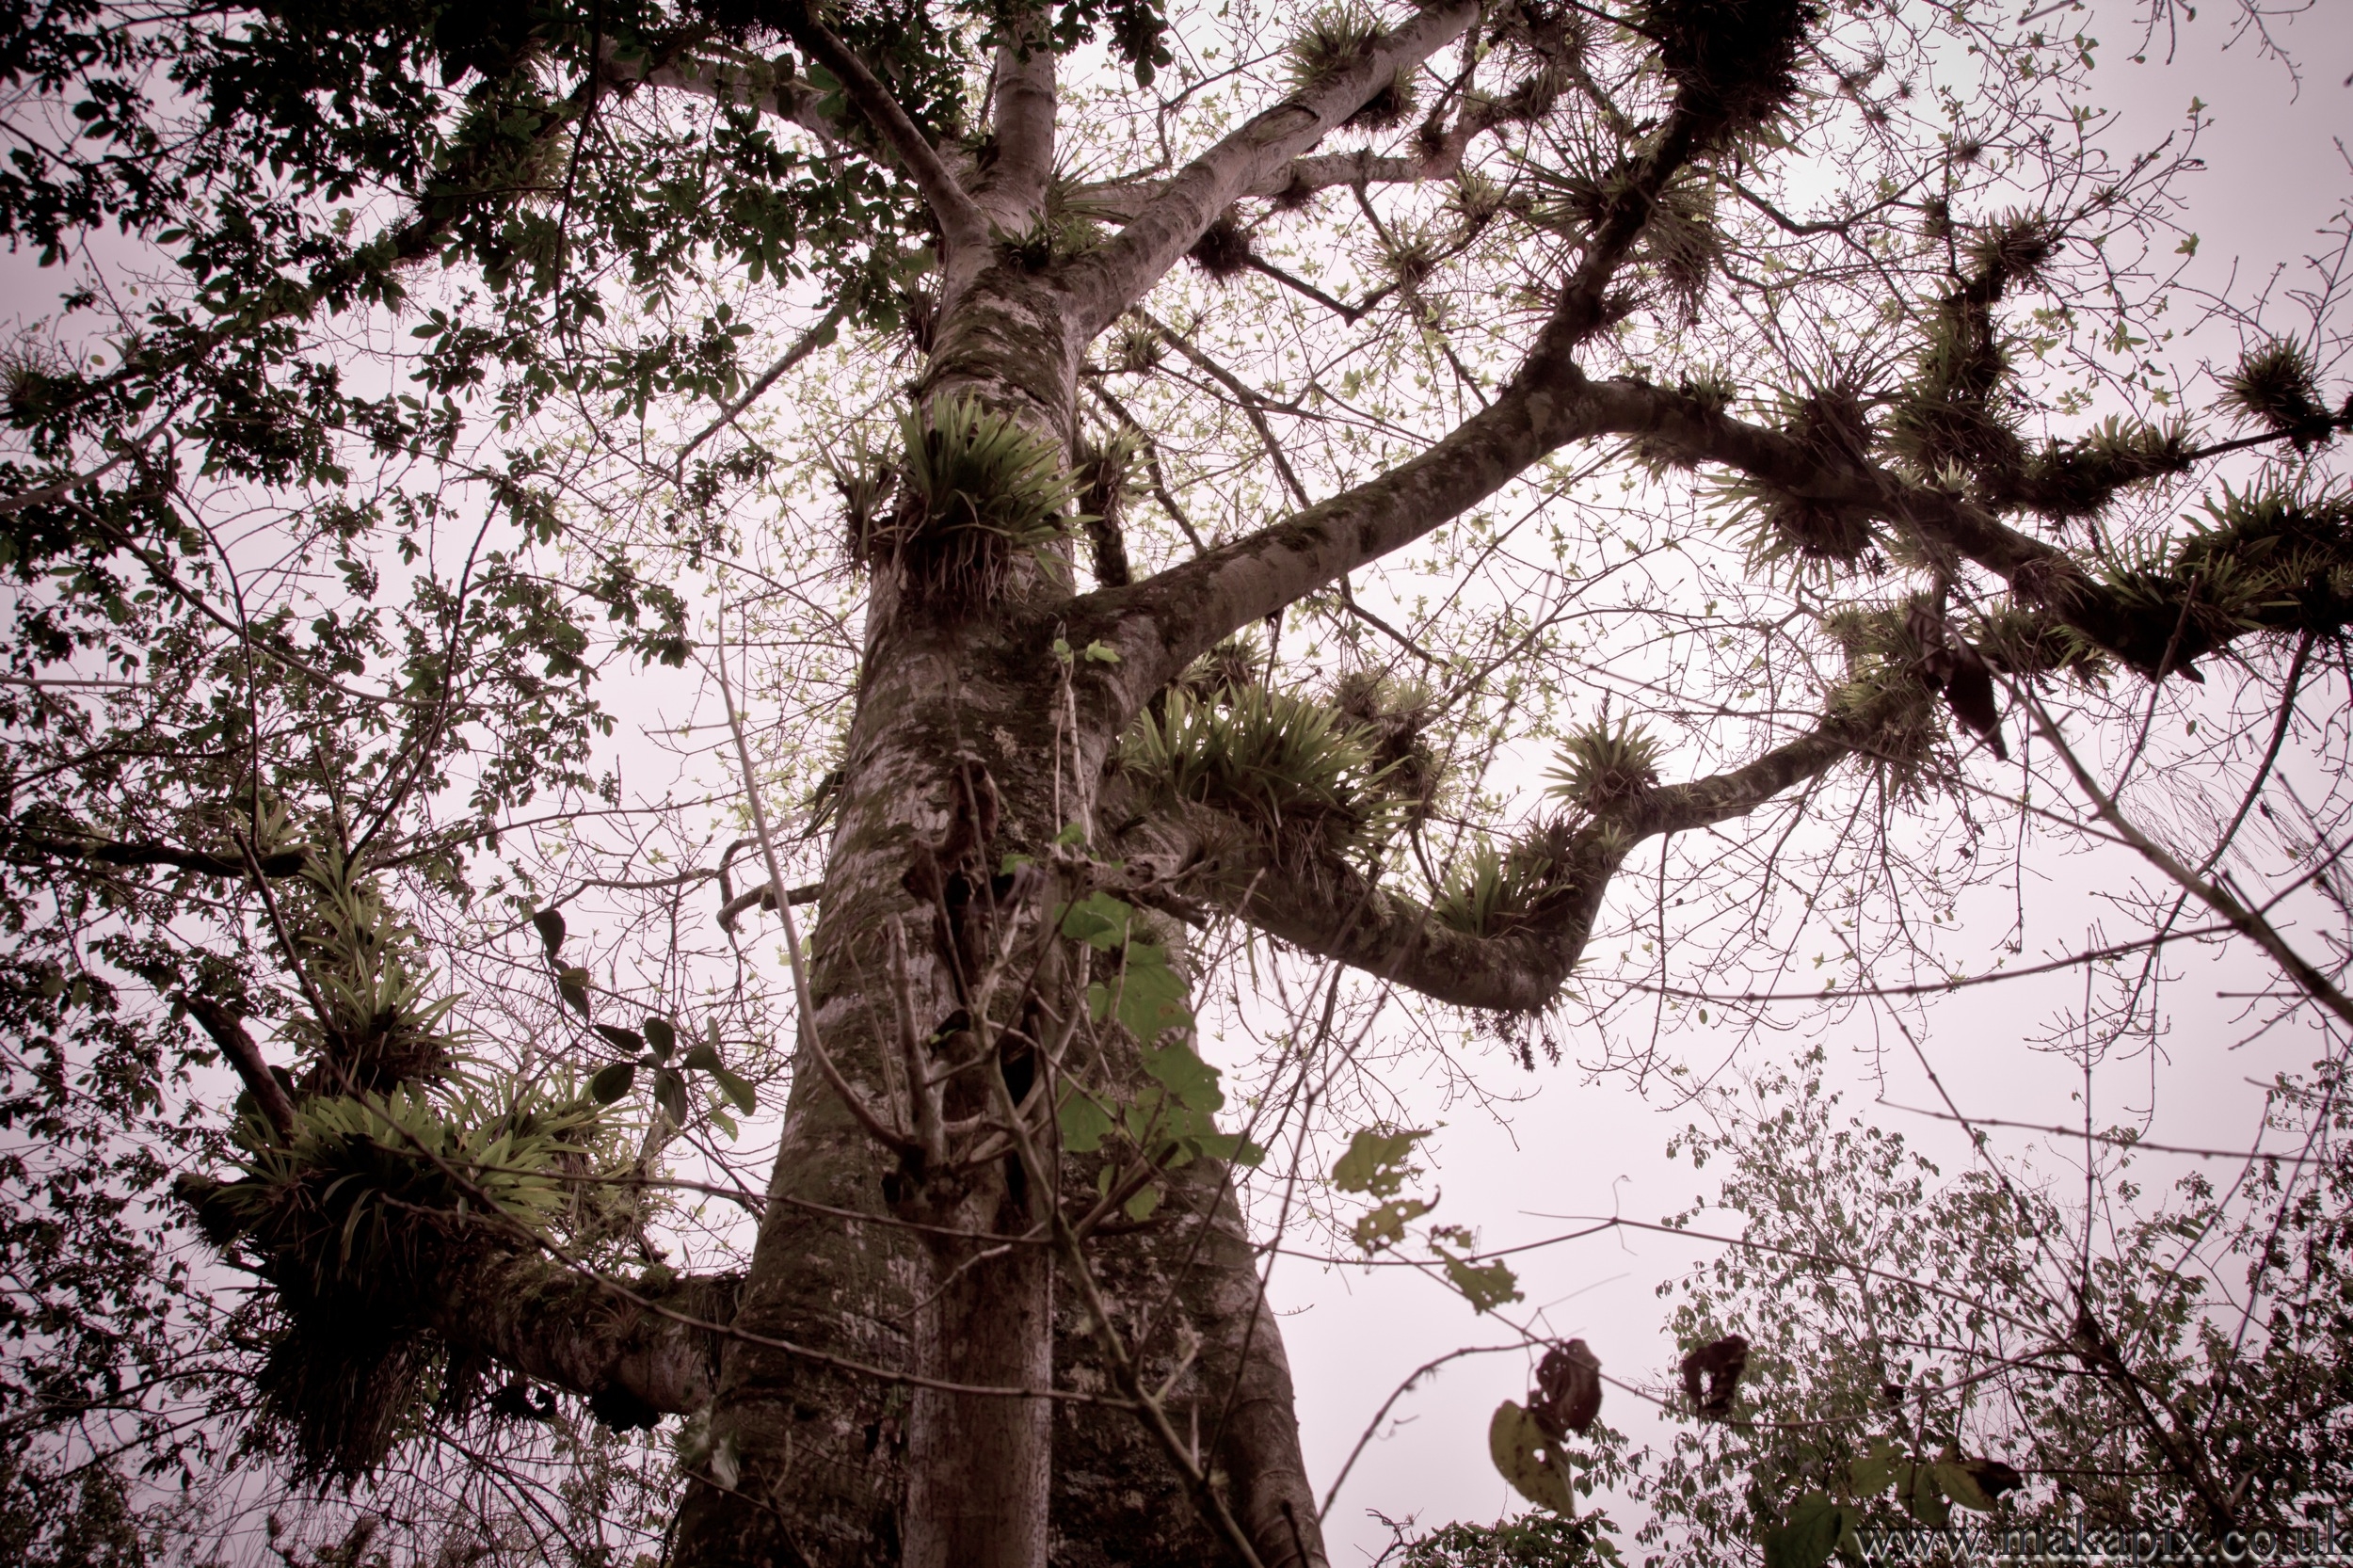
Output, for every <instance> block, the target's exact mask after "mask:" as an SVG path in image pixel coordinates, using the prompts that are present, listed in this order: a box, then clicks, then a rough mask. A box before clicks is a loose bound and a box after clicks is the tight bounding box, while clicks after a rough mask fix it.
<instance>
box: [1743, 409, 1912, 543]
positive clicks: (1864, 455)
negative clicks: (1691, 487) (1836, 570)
mask: <svg viewBox="0 0 2353 1568" xmlns="http://www.w3.org/2000/svg"><path fill="white" fill-rule="evenodd" d="M1782 419H1783V429H1784V430H1785V432H1786V433H1787V434H1788V435H1789V436H1790V437H1791V438H1792V439H1793V440H1796V441H1797V442H1798V444H1799V445H1801V446H1802V447H1803V448H1804V449H1805V450H1806V452H1807V453H1808V455H1810V456H1814V457H1816V458H1817V459H1818V460H1819V461H1821V462H1823V463H1825V464H1828V465H1831V466H1833V467H1847V468H1856V467H1860V466H1861V465H1863V464H1864V463H1865V462H1867V461H1868V460H1869V456H1870V452H1871V446H1872V442H1873V440H1875V439H1876V438H1875V434H1874V431H1873V428H1872V424H1871V417H1870V410H1869V409H1868V408H1865V406H1864V403H1863V400H1862V398H1861V397H1860V396H1859V395H1858V394H1857V393H1856V392H1855V390H1854V388H1853V386H1852V385H1851V384H1850V383H1849V382H1847V381H1845V380H1843V379H1839V380H1833V381H1832V382H1831V383H1830V384H1829V385H1828V386H1825V387H1822V388H1818V389H1817V390H1815V391H1813V392H1807V393H1805V394H1803V395H1801V396H1798V397H1793V398H1789V399H1787V400H1785V403H1784V405H1783V408H1782ZM1716 488H1718V489H1719V491H1720V492H1721V494H1722V495H1723V496H1724V497H1725V498H1726V499H1727V500H1729V501H1731V502H1733V503H1734V507H1733V509H1732V512H1731V514H1730V516H1731V523H1732V526H1733V528H1734V529H1735V530H1737V532H1739V533H1740V534H1742V535H1744V536H1745V538H1746V543H1747V547H1748V555H1749V561H1750V564H1751V565H1752V566H1753V567H1755V568H1760V569H1771V568H1776V567H1788V568H1794V569H1796V570H1799V571H1803V570H1805V569H1806V568H1831V567H1849V566H1852V565H1854V564H1855V563H1856V562H1858V561H1860V560H1862V559H1863V558H1864V557H1865V555H1866V554H1867V553H1868V552H1870V550H1871V548H1872V546H1873V545H1874V544H1875V543H1876V542H1877V541H1878V531H1877V530H1876V529H1875V528H1874V527H1873V526H1872V523H1873V520H1872V518H1871V516H1870V515H1869V514H1868V513H1866V512H1864V511H1862V510H1859V509H1858V508H1856V507H1854V506H1851V505H1849V504H1845V503H1843V502H1837V501H1830V500H1825V499H1822V498H1819V497H1816V496H1808V495H1801V494H1799V493H1798V492H1796V491H1794V490H1787V489H1784V488H1780V487H1779V486H1775V485H1769V484H1766V483H1764V482H1762V481H1759V480H1754V479H1750V478H1747V477H1741V478H1737V479H1730V480H1725V481H1722V482H1721V483H1720V484H1719V485H1718V486H1717V487H1716Z"/></svg>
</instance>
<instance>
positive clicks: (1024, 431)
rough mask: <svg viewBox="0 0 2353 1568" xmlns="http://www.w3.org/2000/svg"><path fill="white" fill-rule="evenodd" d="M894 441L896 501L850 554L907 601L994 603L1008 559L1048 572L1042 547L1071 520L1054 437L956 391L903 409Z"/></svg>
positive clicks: (1070, 496) (1073, 494) (1068, 480)
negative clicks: (894, 584) (897, 445)
mask: <svg viewBox="0 0 2353 1568" xmlns="http://www.w3.org/2000/svg"><path fill="white" fill-rule="evenodd" d="M900 437H901V440H902V446H901V451H900V457H899V462H898V468H897V474H896V479H897V489H898V504H897V505H896V506H895V507H894V508H893V509H892V511H891V512H890V514H889V515H888V517H887V518H884V519H880V520H877V521H876V522H875V523H874V524H872V525H870V526H868V527H867V528H866V530H865V532H864V533H863V535H862V536H856V537H854V540H853V543H854V547H855V548H856V552H857V557H858V558H859V559H860V560H862V561H863V562H864V563H865V564H866V565H868V566H869V567H872V568H874V569H876V570H887V571H893V572H896V573H897V574H898V575H899V578H900V584H901V587H902V590H903V591H904V592H905V593H906V594H907V595H908V596H909V598H911V599H913V600H917V601H920V602H937V603H939V604H942V605H945V606H950V607H971V606H977V605H980V604H984V603H987V602H989V601H991V600H995V599H997V598H998V597H999V596H1000V595H1001V594H1002V593H1003V592H1004V589H1005V584H1006V583H1007V580H1008V577H1009V575H1010V573H1011V571H1012V569H1013V564H1014V561H1015V560H1016V557H1018V556H1021V555H1025V554H1026V555H1029V556H1031V557H1032V558H1033V559H1035V560H1037V561H1039V562H1040V563H1041V565H1042V567H1043V568H1044V569H1048V570H1052V569H1056V567H1057V566H1058V563H1057V562H1056V561H1055V560H1054V557H1053V556H1052V554H1051V552H1050V549H1049V547H1051V546H1052V545H1054V544H1055V543H1056V542H1057V541H1059V540H1061V539H1062V538H1064V536H1066V535H1067V534H1068V533H1069V532H1070V530H1071V528H1072V526H1073V525H1074V524H1076V523H1078V522H1079V521H1080V515H1079V512H1078V505H1077V482H1076V476H1075V475H1073V474H1072V472H1070V470H1069V468H1068V467H1067V466H1066V465H1065V463H1064V457H1063V452H1062V447H1061V444H1060V443H1059V442H1058V441H1055V440H1052V439H1051V438H1050V437H1047V436H1043V435H1040V434H1038V433H1037V432H1035V431H1033V430H1032V429H1030V428H1029V427H1028V426H1026V425H1024V424H1021V423H1019V422H1018V421H1017V420H1016V419H1014V418H1013V417H1012V416H1010V415H1007V414H1002V413H999V412H997V411H995V410H993V409H989V408H983V407H982V406H981V405H980V404H979V403H977V402H975V401H974V400H972V399H970V398H968V397H962V396H952V397H943V398H938V399H936V400H934V402H933V403H932V405H931V407H930V408H928V409H922V410H915V409H910V410H909V411H908V412H907V413H906V414H905V415H904V417H903V418H902V420H901V422H900ZM844 489H845V493H848V487H846V486H845V487H844ZM852 505H853V511H852V514H851V515H852V520H853V525H854V527H855V526H856V523H857V521H858V519H859V513H858V511H857V510H856V508H857V505H858V502H857V501H856V500H855V499H854V500H853V502H852Z"/></svg>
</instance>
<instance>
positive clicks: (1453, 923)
mask: <svg viewBox="0 0 2353 1568" xmlns="http://www.w3.org/2000/svg"><path fill="white" fill-rule="evenodd" d="M1573 849H1574V845H1573V841H1572V834H1571V832H1570V828H1569V824H1567V823H1566V822H1564V821H1562V820H1561V819H1558V818H1556V819H1554V820H1553V821H1551V822H1548V823H1545V824H1543V825H1542V826H1540V827H1538V828H1537V829H1536V830H1535V831H1534V832H1533V833H1531V834H1529V836H1528V837H1527V838H1525V839H1521V840H1516V841H1514V842H1513V843H1509V844H1503V845H1497V844H1494V843H1481V844H1479V845H1477V846H1476V847H1475V848H1473V849H1472V850H1471V852H1470V853H1469V854H1468V855H1466V856H1464V857H1463V858H1462V859H1461V860H1460V861H1459V862H1458V863H1457V864H1456V865H1455V867H1454V869H1453V871H1452V872H1450V873H1449V876H1448V877H1447V879H1446V882H1445V884H1444V885H1443V886H1442V887H1440V888H1438V890H1437V892H1436V894H1435V895H1434V896H1433V898H1432V899H1431V901H1430V912H1431V914H1432V916H1433V918H1435V919H1436V920H1437V922H1438V923H1439V924H1440V925H1443V926H1446V927H1448V928H1449V929H1450V930H1454V931H1460V932H1462V933H1463V934H1464V935H1465V936H1508V935H1509V934H1511V933H1512V932H1513V931H1516V930H1519V929H1520V928H1522V927H1524V926H1526V925H1528V924H1529V923H1530V922H1531V921H1532V920H1535V919H1537V918H1538V917H1539V916H1540V915H1541V913H1542V912H1543V910H1544V908H1545V905H1546V904H1548V903H1549V902H1550V901H1551V900H1552V899H1554V898H1555V897H1556V896H1558V895H1559V894H1561V892H1563V891H1564V890H1566V888H1568V887H1569V885H1570V878H1571V872H1572V870H1573V868H1572V866H1571V857H1572V854H1573Z"/></svg>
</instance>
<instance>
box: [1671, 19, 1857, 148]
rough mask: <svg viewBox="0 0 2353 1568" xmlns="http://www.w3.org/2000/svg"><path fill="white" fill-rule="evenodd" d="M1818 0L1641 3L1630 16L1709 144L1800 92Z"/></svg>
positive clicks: (1772, 113)
mask: <svg viewBox="0 0 2353 1568" xmlns="http://www.w3.org/2000/svg"><path fill="white" fill-rule="evenodd" d="M1822 12H1823V8H1822V6H1821V5H1820V4H1819V0H1638V3H1637V4H1636V5H1635V6H1634V7H1633V8H1632V15H1631V18H1630V20H1631V21H1632V24H1633V25H1634V26H1635V27H1636V28H1637V29H1639V30H1640V31H1641V33H1642V34H1643V36H1644V37H1646V38H1648V39H1650V40H1652V41H1653V42H1655V43H1656V44H1657V48H1658V66H1659V69H1660V71H1662V72H1665V74H1666V76H1667V79H1668V80H1669V81H1670V82H1672V83H1673V85H1674V88H1675V95H1676V97H1677V98H1678V99H1679V100H1680V103H1681V106H1682V108H1683V110H1684V112H1685V113H1687V114H1689V116H1690V117H1691V118H1692V120H1695V121H1696V122H1697V129H1698V130H1699V132H1700V133H1701V134H1700V136H1699V138H1698V139H1699V140H1700V141H1702V142H1703V143H1704V144H1705V143H1707V142H1712V141H1714V140H1716V139H1717V138H1718V137H1720V136H1725V135H1728V134H1730V135H1737V134H1738V133H1740V132H1742V131H1747V130H1753V129H1755V128H1756V127H1759V126H1762V125H1764V124H1765V123H1766V122H1767V121H1769V120H1772V119H1773V118H1774V117H1776V116H1777V115H1779V114H1781V113H1782V112H1783V111H1784V110H1785V108H1787V106H1788V105H1789V104H1790V103H1791V101H1792V100H1794V99H1795V98H1796V97H1797V94H1798V85H1799V84H1798V73H1799V67H1800V62H1801V60H1802V58H1803V56H1804V51H1805V42H1806V35H1807V34H1808V33H1809V32H1810V31H1812V30H1813V29H1814V28H1815V27H1816V26H1817V25H1818V24H1820V23H1821V20H1822Z"/></svg>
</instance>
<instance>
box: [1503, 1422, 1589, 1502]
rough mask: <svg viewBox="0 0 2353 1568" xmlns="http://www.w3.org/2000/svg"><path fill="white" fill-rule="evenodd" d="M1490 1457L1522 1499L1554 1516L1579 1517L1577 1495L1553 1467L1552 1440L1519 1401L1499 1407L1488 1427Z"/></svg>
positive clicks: (1558, 1469)
mask: <svg viewBox="0 0 2353 1568" xmlns="http://www.w3.org/2000/svg"><path fill="white" fill-rule="evenodd" d="M1487 1453H1488V1455H1489V1457H1491V1458H1492V1459H1494V1461H1495V1464H1496V1469H1497V1471H1498V1472H1499V1473H1500V1474H1501V1475H1502V1477H1503V1479H1504V1480H1508V1481H1510V1482H1511V1483H1512V1489H1513V1491H1515V1492H1517V1493H1518V1494H1519V1495H1520V1496H1523V1497H1526V1498H1527V1499H1528V1500H1529V1502H1531V1503H1534V1504H1536V1505H1537V1506H1539V1507H1541V1508H1548V1509H1550V1510H1552V1511H1553V1512H1555V1513H1559V1514H1564V1515H1570V1516H1574V1515H1575V1514H1576V1512H1577V1495H1576V1494H1575V1493H1574V1492H1572V1491H1571V1490H1570V1488H1569V1481H1568V1478H1567V1477H1566V1476H1564V1475H1562V1474H1561V1468H1560V1466H1559V1465H1558V1464H1555V1463H1554V1456H1553V1454H1552V1452H1551V1440H1550V1439H1549V1438H1547V1437H1546V1436H1545V1432H1544V1429H1543V1428H1541V1427H1539V1426H1538V1425H1537V1424H1536V1417H1535V1416H1530V1415H1529V1413H1528V1412H1527V1411H1526V1410H1524V1409H1523V1408H1521V1406H1520V1403H1519V1401H1518V1400H1504V1401H1503V1402H1502V1403H1501V1404H1499V1405H1497V1406H1496V1413H1495V1416H1494V1417H1493V1418H1492V1419H1490V1420H1489V1421H1488V1423H1487Z"/></svg>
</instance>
